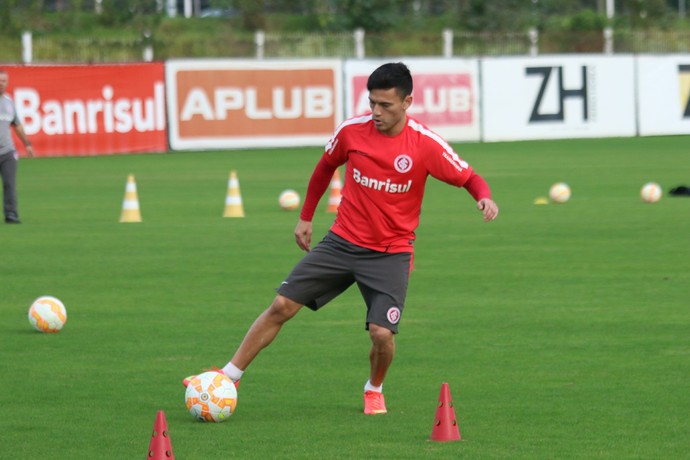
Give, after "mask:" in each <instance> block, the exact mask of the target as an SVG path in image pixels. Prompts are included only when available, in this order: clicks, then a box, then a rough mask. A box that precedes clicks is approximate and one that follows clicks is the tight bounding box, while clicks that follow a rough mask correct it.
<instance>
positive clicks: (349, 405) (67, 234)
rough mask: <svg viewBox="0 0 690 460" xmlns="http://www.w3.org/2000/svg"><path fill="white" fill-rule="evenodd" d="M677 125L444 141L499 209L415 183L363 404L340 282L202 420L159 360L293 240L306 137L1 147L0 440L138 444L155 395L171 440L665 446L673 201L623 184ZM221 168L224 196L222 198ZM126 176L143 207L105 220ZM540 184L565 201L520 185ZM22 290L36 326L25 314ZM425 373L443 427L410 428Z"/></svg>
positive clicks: (682, 178)
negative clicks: (452, 425)
mask: <svg viewBox="0 0 690 460" xmlns="http://www.w3.org/2000/svg"><path fill="white" fill-rule="evenodd" d="M689 146H690V138H689V137H664V138H634V139H605V140H568V141H549V142H545V141H544V142H520V143H496V144H469V145H462V146H457V150H458V152H459V153H460V155H461V156H462V157H463V158H464V159H466V160H468V161H469V162H470V164H472V165H473V166H474V167H475V169H476V170H477V171H478V172H480V173H481V174H482V175H483V176H484V177H485V178H486V179H487V180H488V182H489V183H490V185H491V186H492V189H493V191H494V198H495V200H496V201H497V202H498V203H499V205H500V206H501V214H500V216H499V218H498V220H497V221H495V222H492V223H490V224H485V223H484V222H482V220H481V215H480V213H479V212H477V211H476V210H475V209H474V206H473V201H472V200H471V198H470V197H469V195H468V194H467V193H466V192H465V191H463V190H454V189H451V188H450V187H448V186H446V185H444V184H441V183H439V182H437V181H434V180H432V181H430V182H429V184H428V188H427V197H426V201H425V205H424V208H423V214H422V222H421V225H420V228H419V230H418V241H417V245H416V248H417V249H416V256H415V266H416V269H415V271H414V272H413V274H412V279H411V282H410V290H409V295H408V301H407V307H406V310H405V316H404V318H403V321H402V323H401V333H400V334H399V336H398V337H397V354H396V359H395V362H394V364H393V366H392V368H391V371H390V373H389V377H388V379H387V381H386V384H385V392H386V400H387V404H388V409H389V413H388V415H386V416H382V417H365V416H364V415H363V414H362V413H361V409H362V407H361V406H362V401H361V392H362V386H363V384H364V382H365V380H366V378H367V376H368V350H369V344H370V343H369V338H368V336H367V334H366V333H365V331H364V325H363V321H364V309H365V307H364V306H363V303H362V301H361V299H360V296H359V293H358V291H357V289H356V288H354V289H351V290H350V291H348V292H347V293H345V294H344V295H343V296H341V297H339V298H338V299H336V300H335V301H334V302H333V303H332V304H331V305H330V306H329V307H328V308H326V309H324V310H322V311H320V312H318V313H312V312H309V311H303V312H301V313H300V314H298V315H297V317H296V318H295V319H294V320H293V321H291V322H290V323H288V325H287V326H286V327H285V328H284V329H283V331H282V332H281V334H280V335H279V337H278V338H277V340H276V341H275V342H274V343H273V345H272V346H271V347H269V348H268V349H266V350H265V351H264V353H262V354H261V355H260V356H259V358H258V359H257V360H256V361H255V362H254V363H253V365H252V366H251V367H250V368H249V370H248V371H247V373H246V374H245V378H244V379H243V381H242V386H241V388H240V393H239V405H238V409H237V411H236V413H235V415H233V417H232V418H231V419H230V420H229V421H227V422H225V423H222V424H203V423H199V422H196V421H195V420H194V419H193V418H192V417H191V416H190V415H189V414H188V412H187V410H186V408H185V406H184V403H183V396H184V389H183V387H182V385H181V383H180V380H181V378H182V377H184V376H186V375H188V374H189V373H191V372H195V371H198V370H200V369H202V368H205V367H210V366H212V365H217V366H222V365H224V364H225V363H226V362H227V360H228V359H229V358H230V356H231V354H232V352H233V351H234V348H235V346H236V345H237V344H238V343H239V341H240V340H241V339H242V337H243V335H244V332H245V331H246V329H247V327H248V326H249V325H250V323H251V322H252V321H253V320H254V318H255V317H256V316H257V315H258V314H259V313H260V312H261V311H262V310H263V309H264V308H265V307H266V306H267V305H268V304H269V302H270V301H271V299H272V298H273V295H274V292H273V289H274V288H275V287H276V286H277V285H278V284H279V283H280V282H281V281H282V280H283V277H284V276H285V275H286V274H287V273H288V271H289V270H290V269H291V268H292V266H293V264H294V263H295V262H296V261H297V260H298V259H299V257H300V256H301V252H300V251H299V249H298V248H297V246H296V245H295V244H294V239H293V235H292V231H293V229H294V225H295V222H296V219H297V213H296V212H285V211H282V210H281V209H279V208H278V206H277V197H278V194H279V193H280V191H282V190H283V189H285V188H295V189H296V190H298V191H299V192H300V193H302V194H303V193H304V191H305V188H306V182H307V180H308V177H309V175H310V173H311V171H312V168H313V166H314V164H315V162H316V161H317V159H318V158H319V156H320V154H321V152H320V149H319V148H309V149H285V150H257V151H241V152H240V151H235V152H196V153H171V154H167V155H133V156H110V157H101V158H56V159H31V160H28V159H22V161H21V162H20V171H19V198H20V214H21V218H22V221H23V224H22V225H17V226H11V225H0V244H1V245H2V255H1V256H0V277H1V280H2V281H1V286H2V287H1V288H0V289H1V292H2V294H1V295H0V314H1V317H2V321H0V362H1V363H2V373H1V374H0V383H1V388H2V390H1V391H0V408H1V409H0V410H1V413H2V417H0V458H2V459H46V458H50V459H70V460H72V459H86V458H100V459H134V458H145V456H146V453H147V449H148V446H149V442H150V440H151V431H152V428H153V424H154V422H155V418H156V413H157V411H158V410H164V411H165V415H166V418H167V422H168V427H169V430H170V437H171V440H172V445H173V451H174V453H175V456H176V458H178V459H186V460H189V459H202V460H204V459H212V458H247V459H269V458H275V459H288V458H289V459H329V458H347V459H350V458H357V459H359V458H362V459H364V458H390V459H419V458H435V459H436V458H454V459H455V458H467V459H616V460H618V459H651V458H655V459H678V458H690V457H689V455H690V454H689V453H688V452H689V450H688V447H689V444H688V436H689V433H690V418H689V416H688V414H690V391H689V388H690V387H689V386H688V382H689V380H688V379H689V378H690V198H680V197H669V196H667V195H665V196H664V197H663V198H662V200H661V201H660V202H659V203H656V204H645V203H642V202H641V200H640V198H639V189H640V187H641V186H642V184H643V183H645V182H647V181H657V182H659V183H661V184H662V186H663V188H664V190H665V191H668V189H669V188H671V187H673V186H676V185H681V184H686V185H687V184H689V183H690V151H689V150H688V147H689ZM230 170H236V171H237V173H238V177H239V181H240V187H241V192H242V198H243V201H244V208H245V212H246V217H245V218H242V219H229V218H222V217H221V216H222V213H223V208H224V202H225V195H226V191H227V179H228V174H229V171H230ZM129 173H133V174H134V175H135V177H136V181H137V186H138V196H139V202H140V205H141V213H142V216H143V222H142V223H128V224H123V223H119V222H118V220H119V215H120V210H121V204H122V199H123V196H124V187H125V182H126V178H127V175H128V174H129ZM556 181H565V182H567V183H569V184H570V186H571V188H572V190H573V196H572V198H571V200H570V201H569V202H568V203H566V204H562V205H556V204H549V205H546V206H536V205H534V204H533V201H534V199H535V198H537V197H538V196H546V195H547V193H548V188H549V186H550V185H551V184H552V183H553V182H556ZM325 201H326V200H325V199H324V200H322V203H321V204H320V207H319V211H317V216H316V220H315V224H314V227H315V234H316V235H317V237H320V235H322V234H323V233H324V232H325V231H326V230H327V228H328V226H329V225H330V223H331V221H332V219H333V214H328V213H326V212H325V205H326V203H325ZM46 294H48V295H54V296H57V297H59V298H60V299H62V300H63V302H64V303H65V305H66V307H67V310H68V315H69V319H68V321H67V324H66V326H65V328H64V329H63V330H62V331H61V332H60V333H58V334H53V335H49V334H41V333H38V332H35V331H33V330H32V329H31V327H30V325H29V323H28V321H27V317H26V314H27V310H28V308H29V305H30V304H31V302H32V301H33V300H34V299H35V298H36V297H38V296H40V295H46ZM443 382H448V383H449V385H450V389H451V392H452V395H453V400H454V403H455V411H456V414H457V416H458V421H459V424H460V431H461V433H462V437H463V441H461V442H451V443H437V442H430V441H429V440H428V439H429V437H430V435H431V432H432V428H433V421H434V415H435V412H436V403H437V400H438V395H439V390H440V387H441V384H442V383H443Z"/></svg>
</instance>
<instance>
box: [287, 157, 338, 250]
mask: <svg viewBox="0 0 690 460" xmlns="http://www.w3.org/2000/svg"><path fill="white" fill-rule="evenodd" d="M336 169H337V166H332V165H331V164H329V163H328V162H327V161H326V159H325V157H322V158H321V160H320V161H319V162H318V163H317V164H316V167H315V168H314V172H313V173H312V175H311V178H310V179H309V185H308V187H307V196H306V197H305V198H304V204H303V205H302V211H301V212H300V216H299V220H298V221H297V227H295V241H296V242H297V246H299V247H300V249H302V250H304V251H307V252H309V250H310V249H311V235H312V224H311V221H312V219H313V218H314V213H315V212H316V206H317V205H318V204H319V201H320V200H321V197H322V196H323V194H324V193H326V189H328V185H329V184H330V183H331V179H332V178H333V173H335V170H336Z"/></svg>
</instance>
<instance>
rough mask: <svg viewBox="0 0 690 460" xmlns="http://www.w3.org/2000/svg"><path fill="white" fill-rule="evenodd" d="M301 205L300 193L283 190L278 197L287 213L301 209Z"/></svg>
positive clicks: (279, 202)
mask: <svg viewBox="0 0 690 460" xmlns="http://www.w3.org/2000/svg"><path fill="white" fill-rule="evenodd" d="M299 203H300V197H299V193H297V192H296V191H294V190H292V189H288V190H283V192H282V193H281V194H280V196H279V197H278V204H279V205H280V207H281V208H283V209H285V210H287V211H294V210H295V209H297V208H298V207H299Z"/></svg>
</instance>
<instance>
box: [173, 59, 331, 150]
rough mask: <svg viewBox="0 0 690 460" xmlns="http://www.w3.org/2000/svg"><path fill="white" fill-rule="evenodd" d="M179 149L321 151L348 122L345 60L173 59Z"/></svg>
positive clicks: (175, 137)
mask: <svg viewBox="0 0 690 460" xmlns="http://www.w3.org/2000/svg"><path fill="white" fill-rule="evenodd" d="M165 74H166V82H167V95H168V98H167V102H168V115H169V125H170V145H171V147H172V148H173V149H175V150H186V149H214V148H216V149H223V148H245V147H283V146H301V145H315V146H323V145H325V144H326V142H328V139H329V138H330V137H331V136H332V135H333V131H334V130H335V129H336V127H337V126H338V124H340V122H341V121H342V103H341V100H342V98H341V91H342V88H341V81H342V61H340V60H335V59H330V60H326V59H319V60H316V59H314V60H298V61H297V60H270V61H268V60H267V61H261V60H241V59H238V60H221V59H217V60H216V59H201V60H172V61H168V62H166V64H165Z"/></svg>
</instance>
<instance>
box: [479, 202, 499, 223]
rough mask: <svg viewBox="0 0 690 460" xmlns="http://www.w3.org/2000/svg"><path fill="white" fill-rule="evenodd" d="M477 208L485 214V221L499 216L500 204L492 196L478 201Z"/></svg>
mask: <svg viewBox="0 0 690 460" xmlns="http://www.w3.org/2000/svg"><path fill="white" fill-rule="evenodd" d="M477 209H479V210H480V211H482V213H483V214H484V222H489V221H492V220H494V219H495V218H496V216H498V205H497V204H496V203H495V202H494V201H493V200H492V199H490V198H482V199H481V200H479V201H477Z"/></svg>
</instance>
